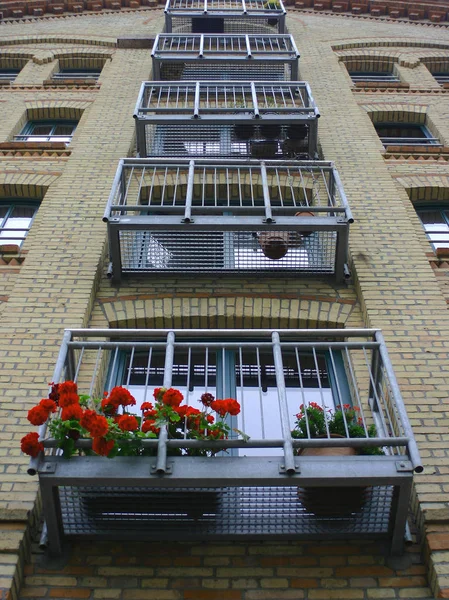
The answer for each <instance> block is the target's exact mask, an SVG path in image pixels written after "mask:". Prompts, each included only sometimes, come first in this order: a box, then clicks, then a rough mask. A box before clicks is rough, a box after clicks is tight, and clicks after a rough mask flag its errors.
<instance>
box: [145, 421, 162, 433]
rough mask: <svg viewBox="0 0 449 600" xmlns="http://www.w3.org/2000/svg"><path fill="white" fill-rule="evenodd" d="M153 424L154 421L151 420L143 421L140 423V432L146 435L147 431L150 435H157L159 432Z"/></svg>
mask: <svg viewBox="0 0 449 600" xmlns="http://www.w3.org/2000/svg"><path fill="white" fill-rule="evenodd" d="M155 423H156V421H154V420H153V419H149V420H148V421H144V422H143V423H142V431H143V433H148V432H149V431H151V432H152V433H156V434H158V433H159V431H160V428H159V427H155Z"/></svg>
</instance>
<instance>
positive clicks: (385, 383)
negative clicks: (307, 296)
mask: <svg viewBox="0 0 449 600" xmlns="http://www.w3.org/2000/svg"><path fill="white" fill-rule="evenodd" d="M118 363H121V364H123V368H124V371H125V376H124V380H125V381H126V386H127V387H128V388H129V389H130V390H131V391H132V392H133V393H134V394H136V395H137V392H138V390H140V392H139V396H138V397H139V400H141V401H144V402H145V401H147V400H152V391H153V388H154V386H156V385H162V384H163V385H164V386H165V387H167V388H168V387H170V386H171V385H176V386H177V387H178V388H179V389H180V390H181V391H182V393H183V394H184V396H185V398H186V399H187V403H188V404H190V405H193V406H194V405H195V401H196V400H198V393H199V390H204V389H205V390H207V391H209V392H212V393H213V394H221V395H222V397H227V396H230V395H233V396H235V397H236V398H237V399H238V401H239V402H240V405H241V407H242V410H241V414H240V415H239V417H238V418H237V417H234V418H233V420H232V423H231V425H232V427H233V428H235V429H233V432H232V434H231V437H230V439H228V440H227V441H226V442H223V441H210V440H209V441H201V440H194V439H168V440H167V439H165V440H164V439H163V438H162V437H160V438H159V440H158V439H146V440H145V441H144V442H143V444H144V445H145V447H146V448H147V449H150V448H153V450H154V454H153V456H150V457H129V458H127V457H121V458H114V459H113V460H107V459H105V458H102V457H98V456H79V457H74V458H72V459H70V460H67V459H65V458H63V457H61V456H59V455H58V453H57V452H55V443H54V441H53V440H51V439H47V440H46V442H45V446H46V450H45V454H44V455H41V456H40V458H39V459H35V460H33V462H32V464H31V466H30V472H31V473H35V472H36V470H37V471H39V474H40V484H41V493H42V502H43V509H44V513H45V518H46V522H47V527H48V534H49V540H50V548H51V551H52V552H53V553H54V554H58V553H61V552H62V547H63V540H64V537H70V536H77V537H80V536H81V537H83V538H84V539H86V538H87V539H89V538H92V537H95V538H96V539H98V538H101V539H117V537H119V538H122V539H123V538H125V539H145V540H152V539H164V540H167V539H168V540H176V541H180V540H186V541H192V540H213V539H215V540H225V539H233V540H241V541H243V540H254V539H266V538H275V539H278V540H301V539H310V538H311V537H313V538H314V539H323V540H326V541H328V540H330V539H336V538H339V537H340V538H341V537H344V538H345V539H348V538H349V539H350V538H354V539H360V536H362V537H363V538H364V539H365V538H366V537H368V538H370V539H372V538H379V539H385V540H390V543H391V550H392V552H393V553H398V552H400V551H401V549H402V537H403V532H404V528H405V521H406V515H407V504H408V499H409V495H410V489H411V485H412V475H413V471H414V470H416V471H417V472H420V471H421V470H422V466H421V463H420V459H419V454H418V451H417V448H416V443H415V440H414V438H413V434H412V432H411V427H410V424H409V422H408V419H407V416H406V413H405V408H404V405H403V401H402V399H401V396H400V393H399V390H398V387H397V383H396V380H395V378H394V373H393V370H392V366H391V363H390V360H389V358H388V354H387V350H386V347H385V343H384V341H383V338H382V335H381V333H380V332H379V331H377V330H323V329H321V330H309V329H306V330H281V331H267V330H249V329H246V330H245V329H241V330H238V329H233V330H229V331H227V330H222V329H220V330H207V329H199V330H189V329H184V330H178V331H167V330H143V329H139V330H128V329H126V330H92V329H87V330H68V331H66V334H65V339H64V343H63V345H62V347H61V352H60V356H59V359H58V363H57V367H56V370H55V373H54V376H53V380H54V381H60V380H61V379H70V380H76V381H78V385H79V387H80V389H86V390H93V391H95V390H97V391H98V393H100V392H101V391H102V390H104V389H105V387H106V389H107V390H109V389H110V388H111V387H112V386H113V385H114V369H113V368H112V369H111V365H116V364H118ZM326 364H327V367H326ZM105 372H106V373H109V376H108V377H107V378H106V382H105V380H104V373H105ZM224 373H227V376H226V377H225V376H224V375H223V374H224ZM330 380H332V381H333V384H332V387H333V392H332V394H333V396H334V402H335V403H336V404H341V405H343V404H346V403H348V402H351V403H352V404H353V406H354V407H355V408H356V410H357V411H358V414H359V415H360V416H359V421H360V422H361V423H362V424H363V427H364V428H365V430H366V431H367V430H368V427H369V426H370V425H371V424H373V423H375V424H376V428H377V434H376V436H375V437H368V434H367V435H366V437H363V438H362V439H361V438H350V437H346V438H344V437H343V438H339V439H335V438H332V437H331V436H327V437H325V438H324V439H314V438H312V437H311V436H309V437H306V438H304V439H293V440H292V439H291V437H290V429H291V428H292V427H293V421H294V414H295V413H296V412H297V410H298V409H299V405H300V404H301V403H304V402H305V398H310V394H311V393H314V396H315V397H316V398H317V399H318V398H319V397H320V395H321V396H322V397H323V402H326V399H325V398H326V397H328V396H329V391H330V390H329V385H330V384H329V381H330ZM139 404H140V402H139ZM236 429H238V430H245V431H246V432H247V434H248V435H247V436H246V437H245V438H242V437H241V436H238V435H237V433H236V432H235V430H236ZM41 435H42V437H44V436H45V431H41ZM91 442H92V441H91V440H78V441H77V442H76V445H77V446H78V447H79V448H80V450H82V449H84V450H88V449H89V448H90V447H91ZM224 443H225V444H226V447H227V451H226V452H225V453H223V452H222V453H221V454H220V455H217V456H215V457H201V456H188V455H184V456H179V455H178V456H173V455H172V453H173V451H175V453H176V450H177V449H179V448H181V449H184V452H186V449H190V450H195V449H196V450H200V449H203V450H204V449H210V450H213V449H214V448H215V449H217V448H222V447H223V444H224ZM343 446H344V447H352V448H355V449H357V448H360V447H362V446H365V447H371V448H372V447H379V446H381V447H382V448H383V451H384V454H383V455H381V456H371V455H358V456H344V457H343V456H341V455H340V456H327V455H326V456H316V455H310V453H309V454H308V453H307V452H305V451H304V450H305V449H310V448H316V447H326V448H333V447H343ZM167 454H168V455H167ZM178 454H179V452H178ZM318 489H322V491H323V492H324V493H321V494H320V498H321V501H320V503H319V504H312V505H311V504H310V499H311V498H312V499H315V498H316V497H317V494H318V492H317V490H318ZM341 489H343V490H345V489H346V490H347V492H348V494H349V495H350V496H353V495H354V494H356V495H358V498H359V501H360V506H358V508H357V509H355V508H354V507H353V506H351V504H348V506H342V507H341V506H340V507H339V508H338V509H337V498H338V494H339V490H341ZM356 490H358V492H357V491H356Z"/></svg>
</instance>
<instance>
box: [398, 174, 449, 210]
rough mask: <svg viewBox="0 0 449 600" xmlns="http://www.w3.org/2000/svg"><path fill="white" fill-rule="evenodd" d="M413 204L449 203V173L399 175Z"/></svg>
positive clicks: (399, 180)
mask: <svg viewBox="0 0 449 600" xmlns="http://www.w3.org/2000/svg"><path fill="white" fill-rule="evenodd" d="M396 181H397V183H398V184H399V185H401V186H402V187H403V188H404V189H405V191H406V192H407V194H408V197H409V198H410V200H411V202H412V203H413V204H415V203H416V204H421V205H423V204H435V203H446V202H447V203H449V175H434V176H429V175H426V176H411V177H397V178H396Z"/></svg>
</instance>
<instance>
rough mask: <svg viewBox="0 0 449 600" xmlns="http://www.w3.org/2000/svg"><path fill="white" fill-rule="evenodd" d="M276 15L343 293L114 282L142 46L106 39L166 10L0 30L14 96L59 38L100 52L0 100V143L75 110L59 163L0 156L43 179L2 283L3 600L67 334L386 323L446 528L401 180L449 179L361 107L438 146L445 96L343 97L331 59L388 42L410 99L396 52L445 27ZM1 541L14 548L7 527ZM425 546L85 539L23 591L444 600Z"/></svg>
mask: <svg viewBox="0 0 449 600" xmlns="http://www.w3.org/2000/svg"><path fill="white" fill-rule="evenodd" d="M288 21H289V28H290V30H291V32H292V33H293V34H294V35H295V38H296V41H297V44H298V47H299V49H300V52H301V63H300V64H301V76H302V77H303V78H304V79H307V80H308V81H309V82H310V84H311V87H312V91H313V94H314V97H315V99H316V101H317V103H318V106H319V108H320V112H321V114H322V117H321V119H320V124H319V138H320V145H321V149H322V152H323V156H324V158H326V159H328V160H335V161H336V166H337V168H338V169H339V172H340V174H341V177H342V180H343V185H344V187H345V191H346V194H347V196H348V198H349V201H350V204H351V207H352V209H353V212H354V216H355V219H356V222H355V223H354V225H353V226H352V228H351V233H350V252H351V265H352V271H353V278H354V285H349V286H347V287H346V286H335V285H333V284H331V283H328V282H324V281H322V280H319V279H316V280H306V281H304V280H301V279H298V278H288V279H287V278H278V279H273V280H269V281H268V280H267V281H266V282H265V281H263V283H262V285H263V292H262V293H261V282H260V281H258V280H257V279H255V278H246V279H242V280H240V279H239V280H237V279H235V278H226V277H223V278H213V279H210V278H209V279H201V280H195V281H191V280H190V281H189V280H188V279H182V278H171V279H166V280H163V281H162V280H161V281H154V280H152V279H142V280H139V281H136V280H133V279H129V280H125V281H124V282H123V283H122V284H120V285H119V286H112V285H111V284H110V282H109V280H107V279H106V277H105V271H106V267H107V259H106V253H105V244H106V226H105V224H104V223H102V221H101V217H102V214H103V211H104V207H105V204H106V200H107V197H108V194H109V190H110V187H111V183H112V179H113V176H114V174H115V170H116V167H117V161H118V159H119V158H120V157H122V156H127V155H128V154H129V153H130V151H131V149H132V146H133V143H134V130H133V128H134V123H133V120H132V111H133V108H134V104H135V100H136V96H137V92H138V89H139V85H140V81H141V80H142V79H146V78H148V77H149V75H150V72H151V57H150V52H149V51H148V50H116V49H115V48H114V47H113V45H114V43H115V40H116V38H117V37H118V36H121V35H129V34H130V32H131V33H133V34H140V35H149V36H151V35H154V34H155V33H157V32H160V31H161V30H162V25H163V18H162V12H161V11H159V12H155V11H149V10H148V11H145V10H142V11H137V12H126V13H124V14H118V13H110V14H101V15H92V16H88V15H83V16H79V17H68V18H64V19H43V20H42V21H35V22H33V24H30V23H21V24H7V25H4V26H2V31H1V32H0V36H1V37H2V39H4V41H5V43H7V46H6V47H7V48H8V49H15V48H16V46H17V47H18V48H21V49H25V50H26V51H27V52H29V51H32V52H33V56H36V57H37V58H36V59H35V61H34V62H32V61H30V62H29V63H27V66H26V67H25V68H24V70H23V72H22V73H21V76H20V82H19V83H20V84H21V86H22V87H24V86H26V85H34V86H37V85H38V84H39V83H42V81H43V80H44V79H45V78H47V77H48V76H49V74H50V73H51V72H52V69H53V68H54V66H55V60H57V56H58V52H59V50H61V49H62V50H64V48H65V46H66V45H67V48H68V50H71V49H72V48H73V46H77V47H82V48H83V50H84V49H85V48H91V49H92V48H97V47H98V48H107V50H108V51H109V52H110V51H111V49H112V60H111V61H108V63H107V64H106V66H105V68H104V70H103V73H102V76H101V87H100V88H99V89H98V90H79V91H75V90H65V89H64V90H44V89H33V90H32V91H31V90H28V91H27V90H26V89H20V88H21V86H17V89H14V86H12V89H10V90H1V89H0V102H1V106H2V109H3V110H2V118H1V119H0V142H1V141H7V140H8V139H10V137H11V135H13V134H14V133H15V132H17V129H18V128H19V125H20V121H21V119H22V120H23V119H24V114H25V112H26V110H27V109H30V108H36V107H37V106H42V107H49V106H51V107H53V108H57V107H58V106H62V105H64V106H72V108H77V109H79V110H80V109H81V107H82V108H83V110H84V112H83V116H82V119H81V122H80V125H79V127H78V129H77V131H76V134H75V137H74V140H73V142H72V144H71V145H70V148H69V150H70V156H65V157H64V158H61V159H59V160H58V159H54V158H49V157H47V156H45V155H41V156H37V157H23V156H15V157H3V158H5V160H3V158H2V157H0V164H1V165H2V168H5V169H8V170H13V171H14V172H15V171H16V170H18V171H19V172H21V173H24V172H26V171H27V169H30V170H31V171H33V169H36V168H37V166H36V165H42V169H43V171H45V169H48V172H51V173H54V175H55V180H54V181H52V182H51V185H49V188H48V190H47V193H46V195H45V198H44V201H43V203H42V206H41V208H40V210H39V213H38V219H37V220H36V222H35V224H34V225H33V229H32V232H31V234H30V236H29V239H27V242H26V249H27V250H28V253H27V254H26V258H25V261H24V262H23V264H22V265H21V268H20V273H18V274H16V275H15V277H14V280H12V279H11V278H10V279H8V282H7V284H6V287H5V289H6V288H7V289H8V302H7V303H6V305H5V306H4V307H3V309H2V312H1V314H2V325H1V333H2V335H1V336H0V366H1V370H0V385H1V389H2V391H3V395H2V399H1V409H2V414H3V415H4V416H3V417H2V418H3V421H2V424H1V431H0V442H1V443H0V468H1V469H2V483H1V487H0V530H1V529H2V528H3V531H4V532H6V531H10V530H11V527H10V525H11V522H13V523H17V525H15V526H16V527H17V529H16V531H19V534H20V535H19V536H17V535H15V536H14V543H11V544H10V545H8V544H7V543H6V542H4V543H3V546H0V565H3V566H2V571H3V577H1V576H0V588H3V590H5V593H4V597H5V598H6V597H7V590H8V589H10V588H11V590H12V597H13V598H16V597H18V595H19V592H18V589H17V587H18V583H15V584H13V583H12V581H13V578H14V577H15V578H16V581H19V580H20V574H21V569H22V564H23V562H24V561H23V559H24V556H25V554H26V552H27V549H26V548H27V546H26V544H25V542H24V541H23V540H25V541H26V538H22V533H21V532H22V531H24V530H25V523H26V522H27V520H29V516H28V511H31V510H32V509H33V506H34V502H35V499H36V491H37V488H36V483H35V481H33V480H32V479H31V478H29V477H28V476H27V475H26V472H25V471H26V465H27V460H26V458H25V457H24V456H22V455H21V454H20V451H19V440H20V438H21V437H22V435H23V434H24V433H25V432H27V431H28V429H29V427H28V422H27V421H26V410H27V409H28V408H29V407H30V406H32V405H33V404H34V403H35V401H36V399H38V398H40V397H41V395H42V396H43V395H45V394H46V391H47V387H46V384H47V383H48V381H49V380H50V379H51V374H52V370H53V366H54V363H55V359H56V356H57V351H58V346H59V343H60V340H61V337H62V331H63V329H64V328H65V327H81V326H86V325H89V326H93V327H107V326H124V327H128V326H131V327H134V326H153V327H160V326H163V327H171V326H188V327H211V326H213V327H222V326H223V327H227V326H235V327H240V326H249V327H270V326H275V327H279V326H282V327H284V326H285V327H289V326H290V327H298V326H300V327H303V326H304V327H316V326H318V327H325V326H328V325H331V326H339V327H345V326H346V327H348V326H351V327H352V326H362V325H368V326H374V327H382V329H383V330H384V335H385V337H386V339H387V342H388V346H389V350H390V354H391V357H392V361H393V365H394V368H395V371H396V374H397V376H398V378H399V381H400V385H401V390H402V392H403V395H404V399H405V401H406V403H407V407H408V411H409V416H410V418H411V420H412V424H413V425H414V426H415V431H416V434H417V437H418V440H419V443H420V446H421V449H422V454H423V459H424V462H425V466H426V470H425V472H424V474H423V475H420V476H417V478H416V487H415V498H417V501H416V502H415V508H416V512H417V514H418V515H421V514H422V513H421V512H420V510H421V508H423V507H424V508H425V509H426V511H427V512H426V515H427V517H426V521H424V519H423V518H422V517H421V518H420V521H419V524H420V525H421V529H423V530H424V528H425V527H426V528H427V531H428V532H430V533H435V530H436V532H437V533H439V534H442V535H443V537H444V535H446V534H447V524H448V523H449V518H447V515H446V516H445V515H444V511H443V514H442V516H441V518H440V519H439V521H438V524H437V525H434V524H432V523H434V522H435V519H436V513H437V512H438V511H441V510H442V509H444V508H445V505H446V501H447V487H448V485H449V463H448V459H447V457H446V450H445V446H446V444H445V441H444V436H445V435H446V434H447V427H448V425H449V416H448V412H449V406H448V404H447V402H448V400H447V396H448V394H447V392H448V389H449V386H448V384H447V364H448V360H447V359H448V355H449V352H448V337H447V333H448V329H449V320H448V314H447V306H446V302H445V297H444V295H443V294H442V293H441V289H440V287H439V283H438V278H437V277H436V276H435V274H434V272H433V270H432V268H431V266H430V265H429V261H428V257H427V256H426V250H425V246H426V244H425V238H424V237H423V235H422V232H421V231H420V230H419V227H418V222H417V219H416V217H415V216H414V215H413V212H412V210H413V209H412V208H411V204H410V200H409V196H408V194H407V191H406V190H407V186H406V185H405V186H404V185H403V182H399V183H398V181H397V180H398V178H400V177H402V178H406V177H407V176H408V175H409V174H410V175H414V176H415V175H416V173H418V175H419V174H421V175H422V176H423V177H426V176H428V177H430V176H432V177H433V176H434V174H435V173H439V172H440V171H439V169H440V168H441V172H444V174H445V176H446V175H447V173H448V171H447V166H446V162H445V161H442V162H440V161H438V162H436V161H433V162H432V164H430V163H428V162H427V161H424V160H420V161H415V162H413V163H411V162H410V161H405V160H398V161H396V162H395V163H394V164H393V163H392V161H386V160H384V158H383V156H382V152H383V149H382V145H381V144H380V142H379V140H378V138H377V135H376V133H375V131H374V128H373V126H372V122H371V120H370V117H369V115H368V112H367V107H374V108H375V109H381V110H386V111H387V112H388V111H395V110H397V111H402V112H404V111H406V110H408V109H410V108H411V107H413V110H415V109H416V108H417V107H419V108H418V112H419V111H422V114H426V115H428V117H429V119H431V122H432V125H433V126H434V127H435V128H436V129H437V130H438V131H439V132H440V133H441V135H442V136H443V137H444V139H445V140H446V141H447V140H449V130H448V122H447V118H446V107H447V101H446V100H445V98H446V97H447V96H445V95H442V94H441V95H440V94H437V93H435V95H433V94H430V93H429V94H427V93H424V94H421V93H420V94H418V95H415V94H413V95H407V94H399V93H393V94H390V93H389V94H388V96H387V95H385V94H365V93H360V92H359V93H354V92H353V91H352V90H351V85H350V81H349V79H348V76H347V73H346V70H345V68H344V67H343V65H342V64H341V62H339V58H340V56H339V55H338V53H337V50H338V51H340V50H344V47H347V48H348V49H351V51H352V48H355V49H357V48H361V47H364V46H366V47H370V45H373V44H375V43H376V40H378V39H382V46H390V47H391V49H392V50H391V51H392V53H393V54H394V53H395V52H396V53H397V56H401V57H402V58H403V62H402V64H401V65H400V68H401V69H403V71H401V74H402V72H403V73H404V79H405V74H406V75H407V81H408V82H409V83H411V84H412V85H413V86H417V87H416V89H418V86H420V88H421V87H422V84H424V83H425V85H426V86H427V84H429V86H430V83H432V87H433V88H434V89H436V87H435V86H434V82H433V81H432V82H430V80H429V78H428V77H427V79H426V80H425V82H424V81H423V82H422V84H421V82H420V81H419V73H420V72H421V73H422V74H424V71H423V70H422V67H421V66H419V64H418V65H416V61H417V59H416V56H415V55H414V54H413V55H412V56H408V57H407V56H405V57H404V56H403V53H404V47H406V46H407V43H413V42H415V41H416V40H417V39H419V44H420V46H421V47H420V52H421V51H422V55H425V52H424V50H423V47H424V46H426V44H427V45H428V50H429V52H435V51H436V50H435V47H438V51H441V52H444V51H445V50H444V45H445V44H446V45H447V47H448V48H449V40H447V35H446V34H445V32H444V31H442V30H441V29H440V28H432V27H421V26H419V25H413V24H401V23H384V22H378V21H370V20H367V19H358V20H354V19H347V18H344V17H337V16H334V17H328V16H321V15H314V14H304V13H295V12H292V13H291V14H290V15H289V19H288ZM354 24H356V27H355V25H354ZM68 31H70V35H68ZM355 32H356V33H355ZM14 39H15V40H16V41H15V42H14ZM39 39H40V40H41V41H40V42H39ZM334 47H335V49H334ZM354 51H355V50H354ZM426 52H427V50H426ZM420 55H421V54H420ZM418 58H419V56H418ZM410 65H415V66H413V67H412V66H410ZM416 74H418V75H417V77H415V75H416ZM118 82H119V85H118ZM420 88H419V89H420ZM382 107H384V108H382ZM385 107H386V108H385ZM6 158H7V160H6ZM30 165H31V166H30ZM415 169H417V170H415ZM33 172H34V171H33ZM418 501H419V502H418ZM438 514H439V515H440V513H438ZM432 515H433V516H432ZM432 519H434V520H433V521H432ZM0 537H1V536H0ZM2 539H4V540H6V539H9V538H8V537H7V535H6V533H4V535H3V536H2ZM431 539H433V538H431ZM438 539H440V538H438ZM18 540H19V541H18ZM432 543H433V546H432V552H431V553H430V554H429V557H428V560H427V566H426V565H424V563H423V562H420V558H419V546H414V547H413V548H411V549H410V556H412V557H413V561H414V562H415V563H416V564H414V565H412V566H409V567H407V568H404V569H403V570H401V569H393V568H391V567H388V566H387V565H386V564H385V556H384V551H385V548H384V547H382V546H381V545H375V544H374V545H371V544H369V543H368V542H367V545H364V544H362V545H360V544H357V543H355V544H350V545H344V544H331V545H324V544H309V545H308V544H286V545H279V544H270V543H266V544H245V545H241V544H231V545H220V544H204V545H182V544H181V545H177V544H175V545H173V546H170V547H168V548H167V547H163V546H160V545H153V544H147V545H145V547H144V548H142V547H140V546H138V545H126V544H125V545H120V544H117V545H110V544H108V545H102V544H92V545H91V546H89V548H88V551H87V552H86V550H85V547H83V546H82V545H76V544H75V546H74V549H73V554H72V557H71V559H70V561H69V564H68V565H67V566H66V567H65V568H64V569H59V570H58V569H56V570H53V571H48V570H45V569H43V568H42V566H39V564H38V562H37V560H38V558H39V557H38V556H37V554H34V555H33V559H32V561H31V563H30V564H29V565H28V566H27V568H26V573H27V580H26V582H25V585H24V587H23V589H22V592H20V594H21V597H22V598H26V597H37V598H40V597H44V596H45V597H46V596H51V597H73V598H75V597H78V598H123V599H125V600H132V599H133V598H136V599H138V598H148V599H151V598H155V599H156V598H157V599H158V600H164V599H167V600H188V599H189V598H191V599H193V598H195V599H196V600H198V599H200V600H201V599H203V600H214V599H217V598H220V600H221V599H223V600H271V599H273V600H283V599H285V600H293V599H295V600H296V599H301V598H304V599H305V600H314V599H315V600H320V599H322V600H325V599H328V598H329V599H330V598H335V599H338V598H340V599H341V600H344V599H350V598H354V599H357V598H360V600H362V599H366V598H397V599H399V598H421V599H425V600H428V599H429V598H430V597H431V596H432V592H433V593H440V590H443V591H441V593H442V594H445V593H447V589H448V588H449V584H448V582H447V575H448V574H449V569H446V564H445V560H444V559H445V548H444V547H443V548H442V549H440V550H438V549H436V548H437V546H436V545H435V543H434V542H432ZM1 553H3V554H1ZM2 556H3V557H4V559H3V561H2ZM164 561H165V563H164ZM426 571H427V572H428V574H429V581H430V583H431V584H432V592H431V591H430V589H429V587H428V582H427V581H426V579H425V576H424V574H425V572H426ZM14 586H15V587H14ZM442 597H444V596H442Z"/></svg>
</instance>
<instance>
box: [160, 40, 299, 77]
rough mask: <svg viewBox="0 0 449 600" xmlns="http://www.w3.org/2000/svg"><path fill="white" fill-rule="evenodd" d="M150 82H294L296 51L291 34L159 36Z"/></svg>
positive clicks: (296, 70)
mask: <svg viewBox="0 0 449 600" xmlns="http://www.w3.org/2000/svg"><path fill="white" fill-rule="evenodd" d="M152 57H153V79H155V80H156V81H158V80H170V81H173V80H177V79H180V80H184V81H185V80H190V81H201V80H202V81H207V80H214V79H229V80H236V79H246V80H248V79H251V80H252V81H257V80H263V81H266V80H267V79H270V80H271V81H276V80H279V81H291V80H293V81H296V80H297V79H298V58H299V52H298V49H297V47H296V44H295V41H294V39H293V36H291V35H201V34H190V35H178V34H160V35H158V36H157V37H156V40H155V42H154V46H153V51H152Z"/></svg>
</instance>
